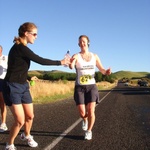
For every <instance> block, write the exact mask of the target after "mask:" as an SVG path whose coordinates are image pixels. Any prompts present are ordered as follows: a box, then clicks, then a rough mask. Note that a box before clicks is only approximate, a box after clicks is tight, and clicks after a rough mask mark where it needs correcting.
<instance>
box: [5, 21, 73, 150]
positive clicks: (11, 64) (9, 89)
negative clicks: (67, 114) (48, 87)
mask: <svg viewBox="0 0 150 150" xmlns="http://www.w3.org/2000/svg"><path fill="white" fill-rule="evenodd" d="M18 34H19V37H15V39H14V45H13V46H12V48H11V49H10V52H9V55H8V70H7V74H6V77H5V79H4V81H5V82H4V86H3V89H4V90H3V95H4V100H5V103H6V105H8V106H9V108H10V110H11V112H12V114H13V116H14V123H13V125H12V127H11V129H10V133H9V139H8V143H7V144H6V148H5V149H6V150H10V149H11V150H13V149H16V148H15V146H14V140H15V138H16V136H17V135H18V133H19V131H20V129H21V128H22V126H23V125H24V132H23V133H22V134H21V140H25V141H27V143H28V145H29V146H30V147H37V146H38V143H37V142H36V141H35V140H34V139H33V136H31V135H30V130H31V127H32V122H33V118H34V112H33V103H32V98H31V95H30V91H29V84H28V83H27V74H28V70H29V67H30V61H34V62H36V63H39V64H41V65H65V64H69V63H70V61H69V60H66V59H63V60H61V61H58V60H50V59H46V58H42V57H40V56H38V55H36V54H35V53H34V52H33V51H31V50H30V49H29V48H28V47H27V44H28V43H30V44H33V43H34V40H35V39H36V38H37V27H36V25H35V24H34V23H30V22H26V23H24V24H22V25H21V26H20V28H19V29H18Z"/></svg>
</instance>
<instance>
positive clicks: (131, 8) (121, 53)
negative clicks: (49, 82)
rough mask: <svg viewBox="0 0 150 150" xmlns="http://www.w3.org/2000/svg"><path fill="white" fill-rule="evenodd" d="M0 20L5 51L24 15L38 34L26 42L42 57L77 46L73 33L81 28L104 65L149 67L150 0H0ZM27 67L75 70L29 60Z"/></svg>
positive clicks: (74, 49) (54, 56) (73, 50)
mask: <svg viewBox="0 0 150 150" xmlns="http://www.w3.org/2000/svg"><path fill="white" fill-rule="evenodd" d="M0 20H1V21H0V45H2V46H3V54H5V55H8V52H9V50H10V48H11V46H12V45H13V39H14V36H17V35H18V28H19V26H20V25H21V24H22V23H24V22H28V21H29V22H34V23H35V24H36V25H37V26H38V38H37V39H36V41H35V43H34V44H32V45H31V44H29V45H28V47H29V48H31V49H32V50H33V51H34V52H35V53H36V54H38V55H40V56H42V57H45V58H50V59H54V60H61V59H63V57H64V55H65V53H66V51H67V50H68V49H70V53H71V55H73V54H74V53H77V52H79V51H80V49H79V47H78V37H79V36H80V35H82V34H85V35H87V36H88V37H89V38H90V47H89V50H90V51H92V52H93V53H96V54H97V55H98V56H99V57H100V59H101V61H102V64H103V66H104V67H105V68H108V67H111V69H112V72H117V71H121V70H125V71H134V72H141V71H145V72H150V65H149V59H150V0H88V1H87V0H53V1H52V0H43V1H41V0H37V1H31V0H26V1H20V0H14V1H11V0H0ZM30 70H48V71H49V70H62V71H68V72H70V71H71V72H74V70H70V69H69V68H66V67H63V66H41V65H39V64H36V63H34V62H32V63H31V67H30Z"/></svg>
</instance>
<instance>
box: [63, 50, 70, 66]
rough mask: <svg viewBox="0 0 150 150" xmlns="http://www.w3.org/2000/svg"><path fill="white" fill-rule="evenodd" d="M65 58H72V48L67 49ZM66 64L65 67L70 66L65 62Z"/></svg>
mask: <svg viewBox="0 0 150 150" xmlns="http://www.w3.org/2000/svg"><path fill="white" fill-rule="evenodd" d="M65 58H66V59H67V60H70V58H71V56H70V50H68V51H67V53H66V55H65ZM64 66H65V67H68V64H65V65H64Z"/></svg>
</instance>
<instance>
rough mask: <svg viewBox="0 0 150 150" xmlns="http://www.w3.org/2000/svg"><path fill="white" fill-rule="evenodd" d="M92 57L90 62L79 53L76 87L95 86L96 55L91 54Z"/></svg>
mask: <svg viewBox="0 0 150 150" xmlns="http://www.w3.org/2000/svg"><path fill="white" fill-rule="evenodd" d="M91 55H92V57H91V60H90V61H89V62H87V61H85V60H84V59H83V58H82V56H81V54H80V53H78V61H77V63H76V67H75V68H76V73H77V77H76V85H90V84H95V78H94V76H95V66H96V59H95V57H94V54H93V53H91Z"/></svg>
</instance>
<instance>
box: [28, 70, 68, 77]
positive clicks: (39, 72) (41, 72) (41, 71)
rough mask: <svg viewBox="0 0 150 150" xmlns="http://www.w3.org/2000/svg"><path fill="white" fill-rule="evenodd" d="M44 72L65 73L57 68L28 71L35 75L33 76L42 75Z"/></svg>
mask: <svg viewBox="0 0 150 150" xmlns="http://www.w3.org/2000/svg"><path fill="white" fill-rule="evenodd" d="M46 73H66V72H63V71H59V70H51V71H43V70H30V71H28V74H29V75H35V76H40V75H44V74H46Z"/></svg>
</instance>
